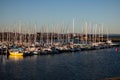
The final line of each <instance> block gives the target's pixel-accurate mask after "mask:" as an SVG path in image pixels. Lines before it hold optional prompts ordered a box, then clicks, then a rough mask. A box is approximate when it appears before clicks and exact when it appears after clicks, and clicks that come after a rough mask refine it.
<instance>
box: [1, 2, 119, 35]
mask: <svg viewBox="0 0 120 80" xmlns="http://www.w3.org/2000/svg"><path fill="white" fill-rule="evenodd" d="M73 19H74V24H75V25H74V26H75V32H81V31H82V30H81V29H82V27H83V26H84V24H85V23H86V22H87V23H90V24H91V26H94V24H98V25H101V24H103V27H104V29H107V28H108V29H109V33H111V34H120V0H0V26H3V25H14V24H22V25H24V27H26V26H25V25H31V26H33V27H34V25H35V24H36V27H37V29H38V31H39V29H40V27H41V26H43V25H48V27H49V26H51V25H53V24H54V25H57V24H59V25H61V24H64V25H65V26H69V27H70V28H71V27H72V24H73ZM104 32H105V31H104Z"/></svg>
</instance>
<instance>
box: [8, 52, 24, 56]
mask: <svg viewBox="0 0 120 80" xmlns="http://www.w3.org/2000/svg"><path fill="white" fill-rule="evenodd" d="M10 55H13V56H23V53H20V52H10Z"/></svg>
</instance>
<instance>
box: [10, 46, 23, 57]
mask: <svg viewBox="0 0 120 80" xmlns="http://www.w3.org/2000/svg"><path fill="white" fill-rule="evenodd" d="M9 54H10V55H12V56H23V54H24V50H23V49H22V48H20V47H17V46H12V47H11V48H10V49H9Z"/></svg>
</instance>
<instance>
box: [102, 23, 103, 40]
mask: <svg viewBox="0 0 120 80" xmlns="http://www.w3.org/2000/svg"><path fill="white" fill-rule="evenodd" d="M102 42H103V24H102Z"/></svg>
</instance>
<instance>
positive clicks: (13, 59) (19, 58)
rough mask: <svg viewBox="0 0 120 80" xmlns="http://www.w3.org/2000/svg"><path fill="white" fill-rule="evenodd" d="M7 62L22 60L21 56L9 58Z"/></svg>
mask: <svg viewBox="0 0 120 80" xmlns="http://www.w3.org/2000/svg"><path fill="white" fill-rule="evenodd" d="M9 60H11V61H19V60H23V56H12V55H10V56H9Z"/></svg>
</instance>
